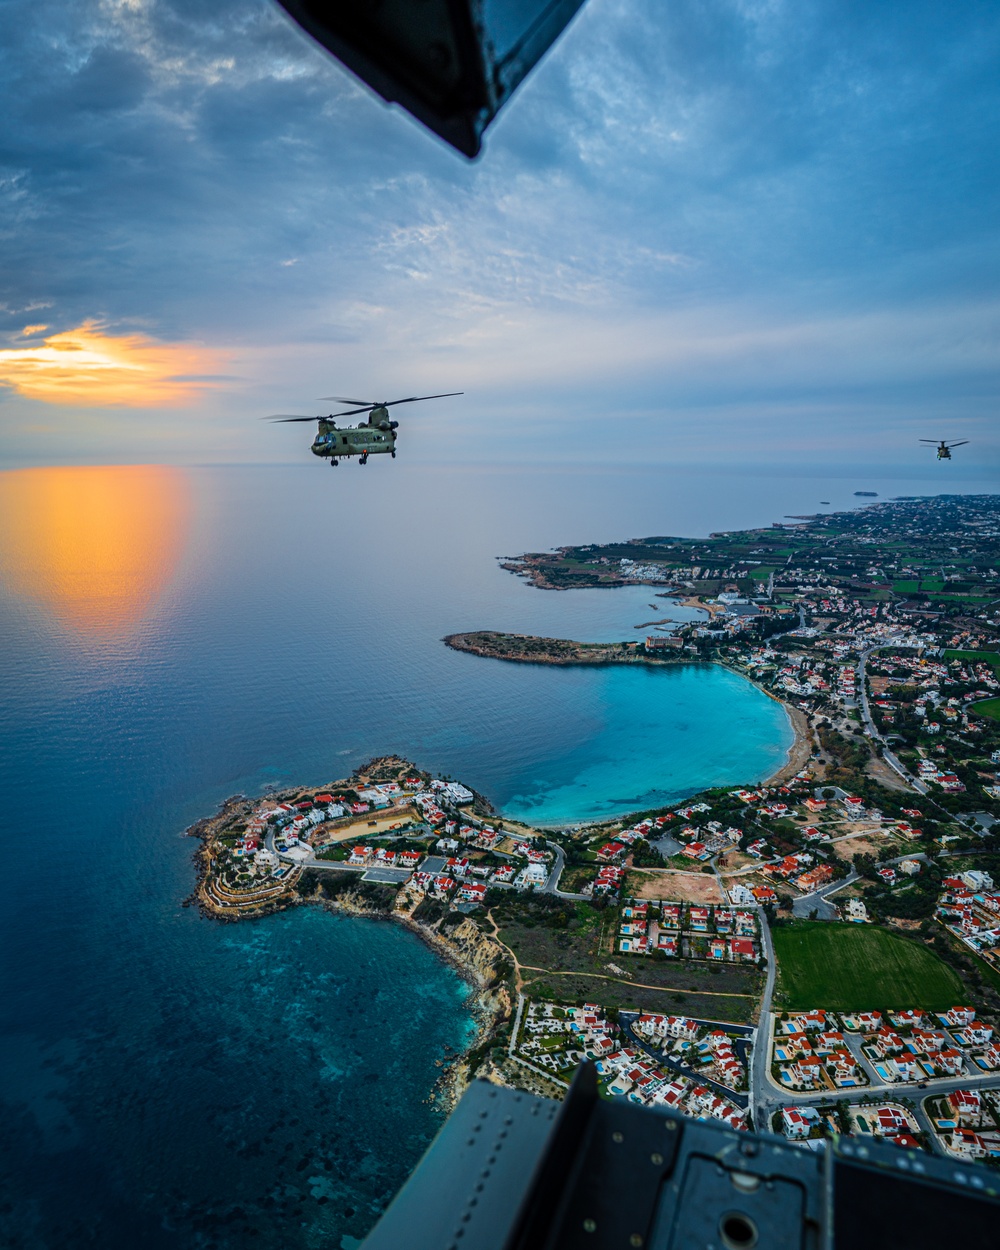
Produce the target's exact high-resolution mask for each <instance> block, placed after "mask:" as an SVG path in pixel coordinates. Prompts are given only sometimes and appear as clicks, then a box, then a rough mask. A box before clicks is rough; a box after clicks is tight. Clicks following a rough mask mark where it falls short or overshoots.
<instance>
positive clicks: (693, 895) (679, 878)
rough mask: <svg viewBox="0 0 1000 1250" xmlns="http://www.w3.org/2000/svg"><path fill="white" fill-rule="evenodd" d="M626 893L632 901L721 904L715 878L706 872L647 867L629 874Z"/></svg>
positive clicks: (721, 898)
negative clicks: (645, 899) (655, 899)
mask: <svg viewBox="0 0 1000 1250" xmlns="http://www.w3.org/2000/svg"><path fill="white" fill-rule="evenodd" d="M628 890H629V892H630V893H631V894H632V895H633V896H634V897H635V898H665V899H670V900H671V901H672V902H677V903H703V904H709V903H724V902H725V901H726V900H725V899H724V898H723V897H722V891H721V890H720V889H719V883H718V881H716V879H715V877H713V876H709V874H708V873H707V872H704V873H700V872H675V871H674V870H673V869H672V868H648V869H643V870H642V872H630V873H629V875H628Z"/></svg>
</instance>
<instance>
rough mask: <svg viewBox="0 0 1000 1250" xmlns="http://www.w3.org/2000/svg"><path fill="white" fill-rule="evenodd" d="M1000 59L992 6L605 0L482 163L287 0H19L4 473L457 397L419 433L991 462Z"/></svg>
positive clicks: (283, 449)
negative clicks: (368, 74) (354, 66)
mask: <svg viewBox="0 0 1000 1250" xmlns="http://www.w3.org/2000/svg"><path fill="white" fill-rule="evenodd" d="M998 54H1000V6H997V5H996V4H995V2H993V0H989V2H979V0H953V2H952V3H949V4H947V5H943V4H941V3H940V0H933V2H929V3H925V2H923V0H908V3H907V4H905V5H900V4H898V3H885V2H879V0H868V2H866V3H861V2H860V0H859V2H857V3H848V2H836V0H796V2H795V3H791V0H671V3H669V4H664V3H662V0H589V2H588V3H587V4H585V6H584V7H583V9H582V10H581V12H580V13H579V15H578V17H577V18H576V19H575V20H574V22H573V23H572V24H571V26H570V28H569V29H568V30H567V31H566V32H565V34H564V35H563V37H562V38H561V39H560V41H559V42H558V43H557V44H556V46H555V47H554V48H553V49H552V51H551V52H550V53H549V55H548V57H547V58H546V59H545V60H544V61H543V62H542V64H541V65H540V66H539V67H537V68H536V70H535V71H534V73H533V74H532V76H531V77H530V78H529V79H528V80H527V82H526V83H525V84H524V85H523V86H522V87H521V88H520V90H519V91H518V92H517V94H516V95H515V97H514V98H513V100H512V101H511V102H510V104H509V105H508V106H507V108H506V109H505V111H504V112H503V113H502V114H501V116H500V117H499V119H498V120H497V121H496V122H495V123H494V125H493V126H492V128H491V129H490V130H489V131H488V132H487V136H486V142H485V148H484V152H483V155H482V156H481V158H480V159H479V160H478V161H476V162H472V163H470V162H468V161H467V160H466V159H465V158H464V157H462V156H460V155H458V154H457V153H455V152H453V151H452V150H451V149H450V148H447V147H446V146H445V145H444V144H443V143H441V142H440V141H439V140H438V139H436V138H435V137H434V136H432V135H430V134H429V133H428V132H427V131H425V130H424V129H422V128H421V127H420V126H419V124H418V123H416V122H414V121H413V120H412V119H411V118H409V117H408V116H407V115H405V114H404V113H402V112H401V111H400V110H398V109H393V108H389V107H388V106H386V105H385V104H384V103H382V102H381V101H380V100H379V99H378V98H377V97H375V96H374V95H373V94H372V93H371V92H370V91H369V90H368V89H367V88H365V87H364V86H363V85H361V84H360V83H359V82H358V81H357V80H356V79H354V78H353V77H352V76H351V75H350V74H349V73H348V72H347V71H346V70H345V69H343V68H342V67H341V66H340V65H339V64H338V63H337V62H336V61H334V60H333V59H332V58H331V57H330V56H329V55H328V54H327V53H326V52H324V51H323V50H322V49H320V48H319V47H317V46H316V45H315V44H313V43H312V42H311V41H310V40H309V39H308V38H307V37H306V36H305V35H304V34H303V33H302V32H301V31H299V30H298V29H297V28H296V27H295V26H294V25H293V24H292V23H291V22H290V21H289V19H288V18H287V17H286V16H285V15H284V13H283V11H282V10H281V9H280V8H278V7H277V6H276V5H274V4H273V3H271V2H270V0H239V3H236V2H235V0H216V2H215V3H213V4H212V5H205V4H203V3H201V2H200V0H73V2H72V3H70V0H6V3H4V4H3V5H2V6H0V466H5V467H14V466H23V465H29V464H48V463H66V464H72V463H94V464H96V463H117V462H130V461H136V462H153V463H157V462H162V463H178V464H186V463H213V462H222V463H225V462H253V461H259V462H271V461H275V462H289V461H295V460H297V459H301V458H302V457H303V456H304V455H308V452H307V445H308V441H309V438H310V435H311V428H310V427H308V426H301V425H300V426H294V425H272V424H270V423H267V422H262V421H260V420H259V418H260V417H261V416H264V415H266V414H269V413H274V412H291V413H305V414H314V413H320V412H322V411H324V410H326V411H328V410H329V408H330V405H326V404H322V403H318V402H317V397H319V396H323V395H329V394H330V393H332V392H335V393H337V394H344V395H359V396H361V397H362V398H366V399H367V398H371V399H373V400H374V399H385V398H393V397H396V396H403V395H412V394H415V393H417V394H420V393H427V392H440V391H464V392H465V394H464V396H463V397H462V398H460V399H449V400H443V401H440V402H437V403H428V404H425V405H420V406H417V405H413V406H411V407H409V408H408V409H404V410H401V412H403V413H405V424H404V428H403V431H402V433H403V437H402V438H401V441H400V454H403V452H404V449H407V448H408V449H409V450H407V451H406V454H408V455H411V456H413V457H415V458H416V459H418V460H425V461H429V460H434V461H444V462H455V463H518V462H521V461H526V460H530V461H532V462H538V463H548V462H552V463H556V462H568V463H581V464H583V463H586V464H593V463H602V462H608V463H620V464H627V463H644V464H651V463H657V462H662V463H678V462H679V463H691V464H705V463H718V464H731V465H741V464H753V463H762V464H763V463H768V464H774V463H785V464H787V465H790V466H793V467H794V466H795V465H805V464H809V465H816V464H834V463H836V464H854V463H864V464H866V465H870V466H887V465H896V464H899V465H902V466H904V467H909V468H912V469H915V470H916V469H926V468H928V467H929V463H930V459H931V453H930V452H927V451H925V450H924V449H923V448H921V447H920V446H919V444H918V443H917V440H918V439H919V438H924V437H935V438H937V437H949V438H969V439H971V440H972V443H971V445H970V447H969V448H968V449H967V450H965V451H964V452H963V453H961V454H964V455H965V457H966V460H965V461H964V462H963V465H964V466H965V467H966V468H967V469H968V470H970V471H971V470H974V471H975V472H976V473H977V475H979V476H983V475H984V474H985V475H988V474H991V473H996V472H998V471H1000V419H998V414H1000V403H998V399H1000V395H998V392H1000V385H998V384H1000V354H998V345H1000V287H998V276H1000V211H998V210H1000V203H998V201H1000V194H998V192H1000V161H998V159H997V152H998V130H1000V127H998V122H1000V75H998V74H997V73H996V66H997V63H998V60H1000V56H998ZM304 431H305V433H304ZM407 440H409V441H407Z"/></svg>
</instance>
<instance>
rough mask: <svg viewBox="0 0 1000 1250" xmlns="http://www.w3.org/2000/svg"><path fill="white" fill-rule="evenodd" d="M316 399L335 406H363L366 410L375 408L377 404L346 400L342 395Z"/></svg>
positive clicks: (322, 396) (366, 401) (360, 400)
mask: <svg viewBox="0 0 1000 1250" xmlns="http://www.w3.org/2000/svg"><path fill="white" fill-rule="evenodd" d="M317 398H319V399H322V400H327V399H329V400H331V401H332V402H333V403H335V404H364V406H365V407H366V408H377V407H378V404H377V402H372V403H369V402H368V400H367V399H347V398H346V397H345V396H344V395H320V396H318V397H317Z"/></svg>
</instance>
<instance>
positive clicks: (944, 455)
mask: <svg viewBox="0 0 1000 1250" xmlns="http://www.w3.org/2000/svg"><path fill="white" fill-rule="evenodd" d="M920 441H921V442H922V443H930V445H931V446H932V447H934V448H935V449H936V450H937V458H938V459H939V460H950V459H951V449H952V448H953V447H964V446H965V444H966V443H967V442H968V441H969V440H968V439H967V438H960V439H958V441H957V442H951V443H949V442H948V441H947V439H944V438H943V439H941V441H940V442H938V441H937V439H933V438H922V439H921V440H920Z"/></svg>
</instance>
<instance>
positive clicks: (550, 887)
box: [542, 840, 588, 899]
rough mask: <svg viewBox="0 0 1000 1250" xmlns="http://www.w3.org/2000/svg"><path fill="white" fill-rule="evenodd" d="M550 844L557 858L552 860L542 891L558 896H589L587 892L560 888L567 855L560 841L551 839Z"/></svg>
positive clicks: (576, 897)
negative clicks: (578, 892)
mask: <svg viewBox="0 0 1000 1250" xmlns="http://www.w3.org/2000/svg"><path fill="white" fill-rule="evenodd" d="M548 846H549V848H550V849H551V850H553V851H554V852H555V858H554V860H553V862H552V871H551V872H550V873H549V875H548V878H547V880H546V882H545V885H544V886H543V887H542V893H543V894H555V895H556V897H557V898H572V899H585V898H587V897H588V896H587V895H586V894H570V893H569V892H568V891H566V890H560V889H559V879H560V877H561V876H562V875H563V869H564V868H565V867H566V856H565V854H564V853H563V849H562V847H561V846H560V845H559V843H558V842H553V841H551V840H549V842H548Z"/></svg>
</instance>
